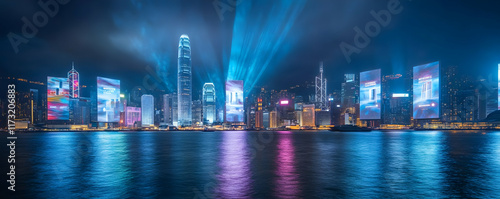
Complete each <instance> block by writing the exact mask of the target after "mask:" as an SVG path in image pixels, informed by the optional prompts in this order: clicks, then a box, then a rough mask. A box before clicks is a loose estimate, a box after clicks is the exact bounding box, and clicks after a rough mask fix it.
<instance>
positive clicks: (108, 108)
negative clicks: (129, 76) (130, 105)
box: [97, 77, 120, 122]
mask: <svg viewBox="0 0 500 199" xmlns="http://www.w3.org/2000/svg"><path fill="white" fill-rule="evenodd" d="M97 121H99V122H118V121H120V80H116V79H109V78H104V77H97Z"/></svg>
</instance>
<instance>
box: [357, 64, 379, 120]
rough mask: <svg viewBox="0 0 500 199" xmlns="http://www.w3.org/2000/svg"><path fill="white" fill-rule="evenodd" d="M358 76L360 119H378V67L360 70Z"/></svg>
mask: <svg viewBox="0 0 500 199" xmlns="http://www.w3.org/2000/svg"><path fill="white" fill-rule="evenodd" d="M359 78H360V79H359V81H360V84H359V90H360V96H359V107H360V119H362V120H377V119H380V102H381V99H380V97H381V96H380V90H381V88H380V69H377V70H371V71H366V72H362V73H361V74H360V77H359Z"/></svg>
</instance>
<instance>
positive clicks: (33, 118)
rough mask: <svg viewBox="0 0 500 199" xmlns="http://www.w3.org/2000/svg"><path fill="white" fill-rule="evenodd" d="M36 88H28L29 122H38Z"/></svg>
mask: <svg viewBox="0 0 500 199" xmlns="http://www.w3.org/2000/svg"><path fill="white" fill-rule="evenodd" d="M38 99H39V98H38V89H30V122H31V124H36V123H39V121H40V117H39V113H40V111H39V107H38V105H39V101H38Z"/></svg>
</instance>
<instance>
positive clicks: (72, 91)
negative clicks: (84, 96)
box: [68, 62, 80, 98]
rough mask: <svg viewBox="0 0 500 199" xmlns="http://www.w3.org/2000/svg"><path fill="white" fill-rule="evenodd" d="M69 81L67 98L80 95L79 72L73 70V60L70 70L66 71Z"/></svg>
mask: <svg viewBox="0 0 500 199" xmlns="http://www.w3.org/2000/svg"><path fill="white" fill-rule="evenodd" d="M68 81H69V98H79V97H80V74H79V73H78V72H77V71H76V70H75V63H74V62H73V64H72V66H71V70H70V71H69V72H68Z"/></svg>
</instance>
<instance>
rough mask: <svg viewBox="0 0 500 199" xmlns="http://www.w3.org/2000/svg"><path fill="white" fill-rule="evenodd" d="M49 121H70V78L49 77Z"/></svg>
mask: <svg viewBox="0 0 500 199" xmlns="http://www.w3.org/2000/svg"><path fill="white" fill-rule="evenodd" d="M47 120H69V83H68V78H60V77H47Z"/></svg>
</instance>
